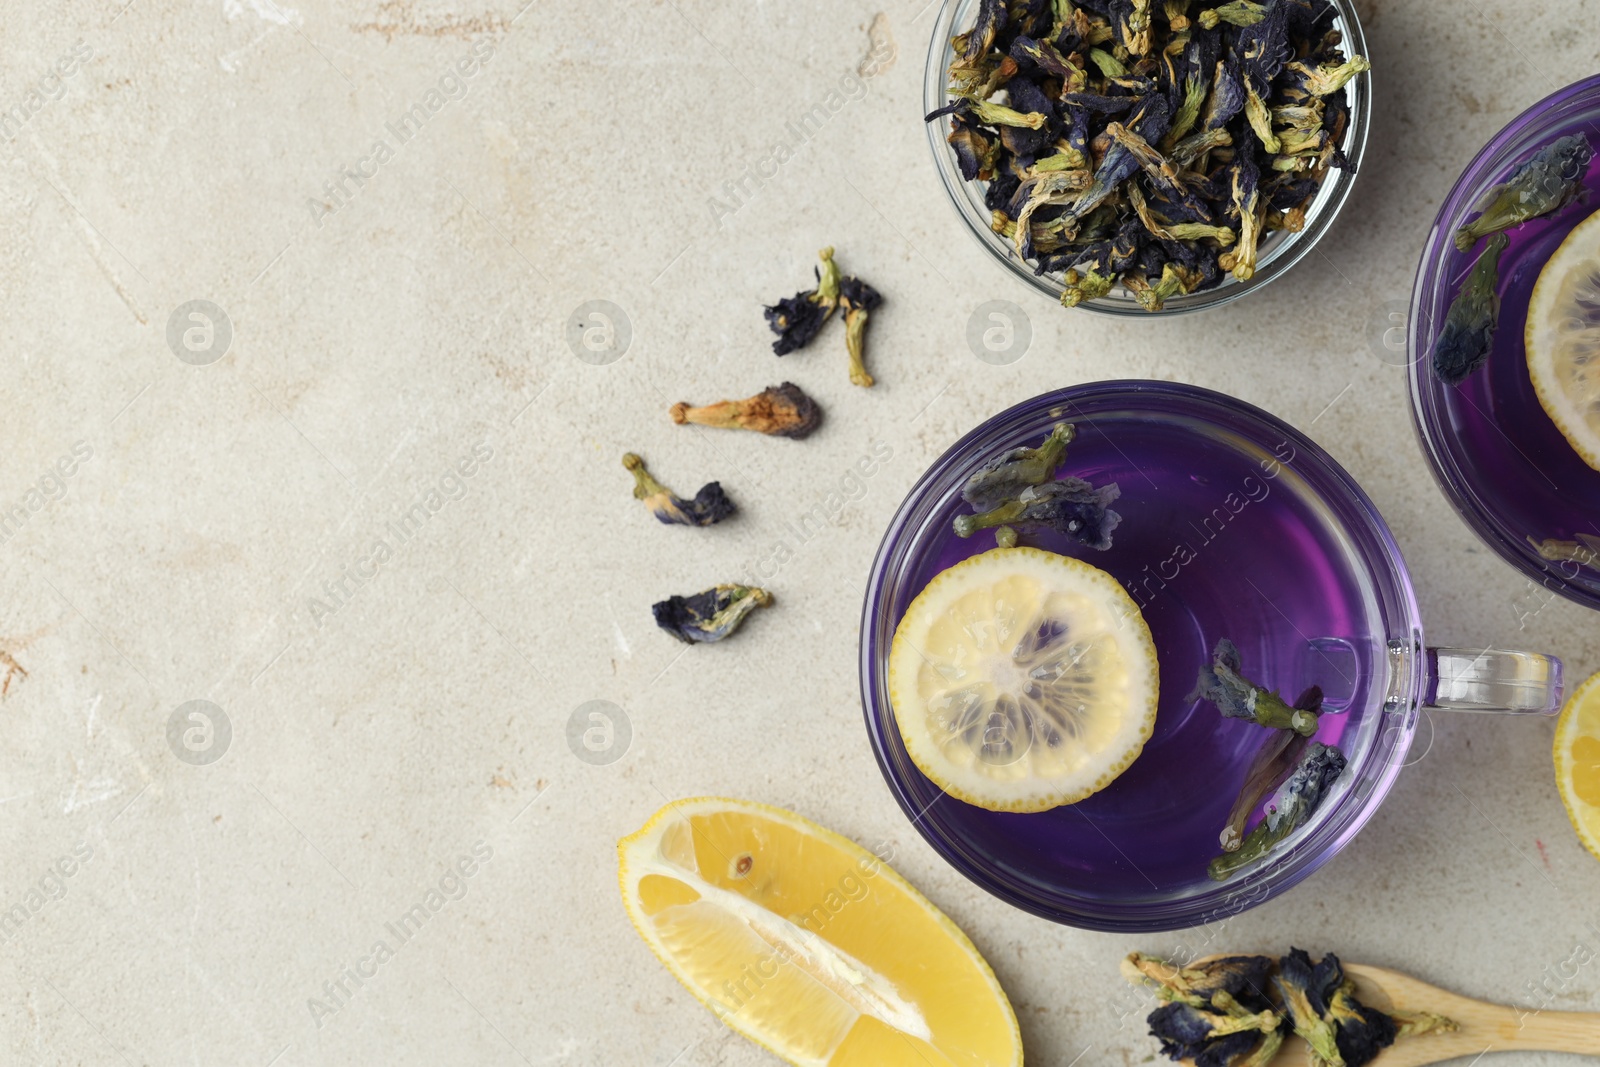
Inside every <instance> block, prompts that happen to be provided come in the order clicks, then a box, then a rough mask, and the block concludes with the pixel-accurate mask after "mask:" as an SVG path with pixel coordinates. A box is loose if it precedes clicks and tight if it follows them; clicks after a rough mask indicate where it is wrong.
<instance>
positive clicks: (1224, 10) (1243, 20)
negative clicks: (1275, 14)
mask: <svg viewBox="0 0 1600 1067" xmlns="http://www.w3.org/2000/svg"><path fill="white" fill-rule="evenodd" d="M1266 17H1267V9H1266V5H1264V4H1253V3H1251V2H1250V0H1233V2H1232V3H1229V4H1223V5H1222V6H1220V7H1213V8H1210V9H1209V10H1206V11H1202V12H1200V18H1199V22H1200V25H1201V26H1202V27H1203V28H1205V29H1208V30H1212V29H1216V27H1217V24H1218V23H1221V22H1226V23H1227V24H1228V25H1230V26H1254V25H1255V24H1256V23H1258V22H1260V21H1261V20H1262V19H1264V18H1266Z"/></svg>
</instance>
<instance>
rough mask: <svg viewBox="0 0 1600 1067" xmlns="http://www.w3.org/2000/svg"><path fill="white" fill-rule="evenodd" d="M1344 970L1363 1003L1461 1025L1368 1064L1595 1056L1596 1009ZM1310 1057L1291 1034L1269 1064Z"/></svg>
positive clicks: (1301, 1064) (1404, 1066) (1599, 1015)
mask: <svg viewBox="0 0 1600 1067" xmlns="http://www.w3.org/2000/svg"><path fill="white" fill-rule="evenodd" d="M1217 958H1219V957H1216V956H1212V957H1208V959H1217ZM1344 972H1345V974H1347V975H1349V976H1350V977H1351V978H1354V979H1355V982H1356V996H1357V997H1359V998H1360V1000H1361V1003H1363V1004H1366V1005H1368V1006H1370V1007H1374V1008H1377V1009H1378V1010H1379V1011H1414V1012H1415V1011H1431V1012H1435V1013H1437V1014H1439V1015H1443V1016H1446V1017H1447V1018H1450V1019H1453V1020H1455V1021H1456V1022H1457V1023H1460V1024H1461V1029H1460V1030H1457V1031H1455V1032H1453V1033H1432V1034H1421V1035H1419V1036H1417V1037H1403V1038H1400V1039H1399V1040H1398V1041H1396V1042H1395V1043H1394V1044H1393V1045H1391V1046H1389V1047H1388V1048H1386V1049H1384V1050H1383V1051H1382V1052H1381V1053H1379V1054H1378V1058H1377V1059H1375V1060H1373V1061H1372V1064H1371V1067H1422V1065H1423V1064H1428V1063H1439V1062H1442V1061H1444V1060H1452V1059H1456V1058H1457V1057H1461V1056H1465V1057H1468V1058H1469V1059H1470V1058H1473V1057H1477V1056H1482V1055H1483V1054H1484V1053H1485V1052H1576V1053H1578V1054H1579V1055H1585V1056H1595V1057H1600V1012H1576V1011H1542V1012H1533V1011H1530V1012H1526V1013H1523V1012H1519V1011H1518V1010H1517V1009H1516V1008H1508V1007H1506V1006H1505V1005H1503V1004H1488V1003H1485V1002H1484V1001H1481V1000H1473V999H1471V998H1469V997H1463V996H1458V995H1457V994H1455V993H1451V992H1448V991H1446V990H1443V989H1440V988H1438V987H1437V986H1431V985H1429V984H1428V983H1426V982H1421V981H1418V980H1417V979H1415V978H1413V977H1411V976H1410V975H1408V974H1401V973H1400V972H1399V971H1390V970H1386V969H1384V968H1382V967H1367V966H1364V965H1362V964H1356V963H1347V964H1345V968H1344ZM1184 1062H1185V1063H1191V1064H1192V1062H1193V1061H1191V1060H1185V1061H1184ZM1310 1062H1311V1047H1310V1046H1309V1045H1307V1044H1306V1043H1305V1042H1304V1041H1302V1040H1300V1039H1299V1038H1298V1037H1292V1036H1291V1037H1290V1038H1289V1039H1288V1040H1287V1041H1285V1042H1284V1043H1283V1048H1282V1049H1281V1050H1280V1051H1279V1052H1278V1054H1277V1055H1276V1056H1274V1057H1273V1058H1272V1063H1271V1064H1270V1067H1306V1065H1308V1064H1310Z"/></svg>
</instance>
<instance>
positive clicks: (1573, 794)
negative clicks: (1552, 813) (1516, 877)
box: [1555, 674, 1600, 858]
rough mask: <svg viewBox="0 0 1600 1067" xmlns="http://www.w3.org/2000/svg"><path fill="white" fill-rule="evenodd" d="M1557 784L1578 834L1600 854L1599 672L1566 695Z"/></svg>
mask: <svg viewBox="0 0 1600 1067" xmlns="http://www.w3.org/2000/svg"><path fill="white" fill-rule="evenodd" d="M1555 754H1556V788H1557V789H1559V790H1561V799H1562V800H1563V801H1565V802H1566V805H1567V816H1568V817H1569V818H1571V819H1572V826H1573V828H1574V829H1575V830H1577V831H1578V837H1580V838H1581V839H1582V840H1583V843H1584V844H1585V845H1586V846H1587V847H1588V849H1589V851H1590V852H1593V853H1594V854H1595V856H1596V857H1597V858H1600V674H1596V675H1594V676H1592V677H1591V678H1590V679H1589V680H1588V681H1586V682H1584V683H1583V684H1582V685H1580V686H1579V687H1578V688H1577V690H1576V691H1575V692H1574V693H1573V694H1572V695H1571V696H1570V697H1568V698H1567V703H1566V705H1565V706H1564V707H1563V708H1562V709H1561V718H1560V719H1559V720H1558V721H1557V722H1556V753H1555Z"/></svg>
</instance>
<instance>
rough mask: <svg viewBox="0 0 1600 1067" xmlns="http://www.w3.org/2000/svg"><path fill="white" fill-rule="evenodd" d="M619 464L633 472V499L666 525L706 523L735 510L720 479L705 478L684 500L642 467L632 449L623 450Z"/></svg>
mask: <svg viewBox="0 0 1600 1067" xmlns="http://www.w3.org/2000/svg"><path fill="white" fill-rule="evenodd" d="M622 465H623V467H625V468H627V469H628V470H630V471H632V472H633V495H634V499H636V500H643V501H644V506H645V507H647V508H649V509H650V514H652V515H654V516H655V517H656V518H657V519H659V520H661V521H662V522H664V523H666V524H668V525H669V526H710V525H712V524H713V523H718V522H721V521H722V520H723V519H725V518H727V517H728V516H729V515H732V514H733V512H734V510H735V509H734V505H733V501H732V500H729V499H728V494H726V493H724V492H723V491H722V484H721V483H720V482H707V483H706V484H705V485H702V486H701V487H700V491H699V492H698V493H696V494H695V495H694V499H693V500H685V499H684V498H683V497H681V496H675V495H674V494H673V492H672V490H670V489H668V488H667V487H666V486H664V485H662V484H661V483H660V482H658V481H656V480H655V478H654V477H653V476H652V475H651V474H650V472H649V470H647V469H646V468H645V465H644V460H642V459H640V458H639V456H638V455H636V454H635V453H633V452H628V453H626V454H625V455H624V456H623V457H622Z"/></svg>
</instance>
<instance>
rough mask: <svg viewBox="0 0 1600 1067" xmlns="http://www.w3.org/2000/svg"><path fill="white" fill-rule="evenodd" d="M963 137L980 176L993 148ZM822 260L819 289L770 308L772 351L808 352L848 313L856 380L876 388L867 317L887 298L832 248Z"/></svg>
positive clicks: (964, 152) (963, 129)
mask: <svg viewBox="0 0 1600 1067" xmlns="http://www.w3.org/2000/svg"><path fill="white" fill-rule="evenodd" d="M958 135H961V136H962V144H963V145H964V146H965V147H964V148H958V149H957V154H958V155H960V156H962V158H963V159H966V158H967V157H968V156H969V155H970V157H971V158H970V161H969V162H964V163H963V164H962V166H963V167H969V166H970V167H971V168H972V169H973V170H974V173H977V172H979V171H981V170H982V169H983V168H984V167H985V166H986V164H985V162H984V160H983V158H982V157H981V155H980V153H992V146H990V145H986V143H985V142H984V138H983V136H982V135H981V134H979V133H978V132H977V131H976V130H975V129H974V128H972V127H970V126H965V125H961V126H958V127H957V129H955V130H954V131H952V133H951V135H950V137H951V143H952V144H955V143H956V141H957V137H958ZM817 255H818V257H819V258H821V260H822V266H821V268H820V269H818V271H817V287H816V288H815V289H811V290H808V291H806V292H803V293H796V294H795V295H794V296H792V297H790V298H788V299H786V300H780V301H778V302H777V303H776V304H774V305H773V306H771V307H769V308H767V309H766V315H767V325H768V326H770V327H771V328H772V331H773V332H774V333H776V334H777V335H778V339H777V340H776V341H774V342H773V343H772V351H773V352H775V353H776V354H778V355H780V356H783V355H787V354H788V353H790V352H793V351H794V350H795V349H798V348H804V347H805V346H806V345H808V344H810V343H811V341H812V340H814V339H815V338H816V336H817V334H818V333H820V332H821V331H822V327H823V326H824V325H826V323H827V321H828V319H829V318H830V317H831V316H832V315H833V313H834V311H835V310H838V309H841V308H842V309H843V310H844V313H845V324H844V325H845V348H846V350H847V351H848V352H849V353H850V381H851V382H853V383H854V384H856V385H864V386H870V385H872V384H873V380H872V375H870V374H868V373H867V368H866V364H865V363H864V362H863V361H862V356H863V350H864V343H865V334H866V329H867V315H868V312H870V311H872V310H873V309H874V308H876V307H877V306H878V305H879V304H881V303H883V296H882V295H881V294H880V293H879V292H878V291H877V290H876V289H874V288H873V287H872V286H870V285H868V284H867V283H866V282H864V281H862V280H861V279H860V278H856V277H852V276H850V275H845V274H841V273H840V271H839V267H838V265H837V264H836V263H835V262H834V259H833V249H832V248H831V247H830V248H824V249H823V250H822V251H821V252H818V253H817ZM791 436H803V435H791Z"/></svg>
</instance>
